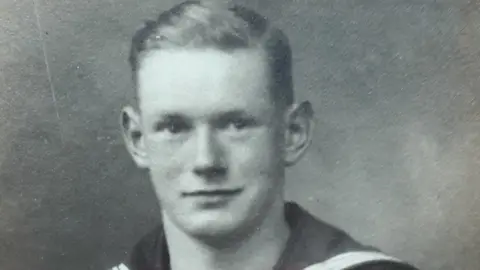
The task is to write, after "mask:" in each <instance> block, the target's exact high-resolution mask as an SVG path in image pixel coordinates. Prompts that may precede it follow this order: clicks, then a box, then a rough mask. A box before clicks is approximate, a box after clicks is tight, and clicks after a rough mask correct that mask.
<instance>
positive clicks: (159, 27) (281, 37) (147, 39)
mask: <svg viewBox="0 0 480 270" xmlns="http://www.w3.org/2000/svg"><path fill="white" fill-rule="evenodd" d="M172 48H194V49H202V48H214V49H219V50H222V51H226V52H228V51H233V50H236V49H244V48H247V49H248V48H261V49H263V50H264V51H265V52H266V55H267V61H268V65H269V68H270V75H271V78H270V91H271V94H272V97H273V100H274V102H278V101H282V103H284V104H287V105H289V104H291V103H293V100H294V94H293V79H292V53H291V47H290V44H289V40H288V38H287V36H286V35H285V33H284V32H283V31H282V30H280V29H278V28H276V27H274V26H272V25H271V24H270V22H269V21H268V19H267V18H265V17H264V16H262V15H260V14H258V13H257V12H255V11H253V10H251V9H248V8H246V7H243V6H240V5H234V4H228V3H220V2H212V1H186V2H183V3H181V4H177V5H175V6H174V7H172V8H171V9H169V10H167V11H164V12H163V13H161V14H160V15H159V16H158V17H157V19H156V20H148V21H146V22H145V25H144V26H143V27H142V28H141V29H139V30H138V31H137V32H136V33H135V34H134V36H133V38H132V43H131V49H130V56H129V62H130V67H131V70H132V79H133V81H134V83H135V86H136V87H137V73H138V70H139V68H140V66H141V61H142V58H143V57H144V56H145V54H147V53H148V52H150V51H153V50H161V49H172Z"/></svg>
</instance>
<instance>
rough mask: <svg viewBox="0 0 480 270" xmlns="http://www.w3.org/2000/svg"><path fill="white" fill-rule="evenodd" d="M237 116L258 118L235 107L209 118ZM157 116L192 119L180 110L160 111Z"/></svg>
mask: <svg viewBox="0 0 480 270" xmlns="http://www.w3.org/2000/svg"><path fill="white" fill-rule="evenodd" d="M237 117H249V118H257V117H255V116H254V115H252V114H250V113H248V112H247V111H245V110H241V109H234V110H226V111H219V112H216V113H214V114H213V117H209V119H213V120H221V119H225V118H237ZM157 118H159V119H162V120H179V119H192V117H191V116H189V115H187V114H184V113H180V112H165V113H160V114H158V115H157Z"/></svg>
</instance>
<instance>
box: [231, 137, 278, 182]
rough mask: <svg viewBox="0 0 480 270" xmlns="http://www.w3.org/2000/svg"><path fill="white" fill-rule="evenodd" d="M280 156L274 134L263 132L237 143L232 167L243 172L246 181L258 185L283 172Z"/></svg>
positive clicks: (240, 172) (233, 152)
mask: <svg viewBox="0 0 480 270" xmlns="http://www.w3.org/2000/svg"><path fill="white" fill-rule="evenodd" d="M279 157H280V154H279V151H278V146H277V145H276V141H275V139H274V137H273V135H272V134H268V133H266V134H261V136H255V137H252V139H250V140H248V141H246V142H244V143H243V144H241V145H235V149H234V151H232V156H231V160H232V163H233V164H231V165H233V166H231V167H233V168H232V169H234V170H235V172H236V173H237V174H241V178H242V179H244V181H254V182H255V183H256V184H258V185H261V184H268V182H269V181H273V180H271V179H276V178H277V177H278V173H280V172H281V170H280V169H281V168H280V162H279V161H280V159H279Z"/></svg>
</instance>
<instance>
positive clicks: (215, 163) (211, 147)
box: [193, 127, 226, 178]
mask: <svg viewBox="0 0 480 270" xmlns="http://www.w3.org/2000/svg"><path fill="white" fill-rule="evenodd" d="M193 171H194V173H195V174H196V175H198V176H201V177H203V178H217V177H219V176H222V175H224V174H225V173H226V167H225V164H224V160H223V150H222V147H221V144H220V142H218V140H217V138H216V136H215V134H214V132H213V131H212V130H211V129H210V128H207V127H206V128H202V129H200V130H199V132H198V133H197V151H196V156H195V163H194V168H193Z"/></svg>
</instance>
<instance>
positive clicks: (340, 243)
mask: <svg viewBox="0 0 480 270" xmlns="http://www.w3.org/2000/svg"><path fill="white" fill-rule="evenodd" d="M296 208H297V210H296V212H297V213H299V214H298V215H297V216H296V218H298V220H299V221H300V222H299V223H298V224H297V225H298V227H297V230H298V231H300V234H301V236H300V237H299V239H298V240H300V241H299V242H301V243H302V245H301V246H302V248H301V255H298V256H299V258H298V259H300V260H301V261H303V262H305V263H306V266H307V267H305V270H324V269H329V270H333V269H335V270H337V269H345V270H416V268H414V267H412V266H410V265H408V264H407V263H405V262H403V261H401V260H399V259H397V258H395V257H392V256H389V255H387V254H385V253H383V252H382V251H381V250H380V249H378V248H375V247H372V246H368V245H364V244H362V243H360V242H359V241H357V240H356V239H354V238H353V237H351V236H350V235H349V234H348V233H347V232H346V231H344V230H342V229H341V228H338V227H336V226H334V225H332V224H329V223H327V222H324V221H322V220H321V219H319V218H317V217H315V216H314V215H312V214H310V213H309V212H308V211H306V210H305V209H303V208H302V207H301V206H298V205H297V206H296ZM302 264H303V263H302ZM304 265H305V264H304ZM325 267H327V268H325Z"/></svg>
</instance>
